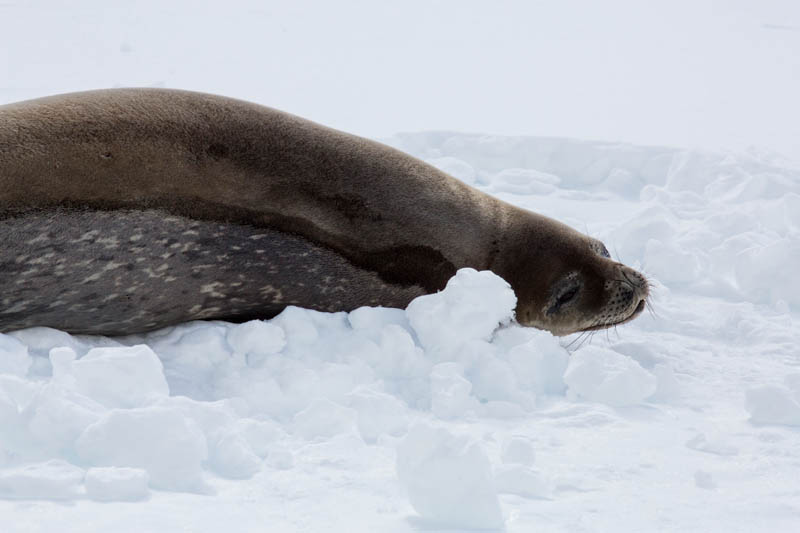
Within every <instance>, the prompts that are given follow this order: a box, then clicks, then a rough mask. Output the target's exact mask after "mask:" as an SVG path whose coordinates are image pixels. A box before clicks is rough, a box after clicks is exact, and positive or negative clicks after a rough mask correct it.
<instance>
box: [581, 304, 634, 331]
mask: <svg viewBox="0 0 800 533" xmlns="http://www.w3.org/2000/svg"><path fill="white" fill-rule="evenodd" d="M645 305H646V301H645V298H642V299H641V300H639V303H638V304H636V309H634V310H633V311H632V312H631V314H630V315H628V316H627V317H625V318H623V319H622V320H619V321H617V322H609V323H608V324H598V325H597V326H590V327H588V328H584V329H582V330H580V331H597V330H600V329H606V328H610V327H612V326H619V325H620V324H624V323H626V322H630V321H631V320H633V319H634V318H636V317H637V316H639V315H640V314H641V313H642V311H644V307H645Z"/></svg>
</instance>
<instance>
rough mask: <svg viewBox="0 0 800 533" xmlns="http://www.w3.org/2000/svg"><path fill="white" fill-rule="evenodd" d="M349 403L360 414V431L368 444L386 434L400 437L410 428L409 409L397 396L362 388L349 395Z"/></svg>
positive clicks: (365, 387)
mask: <svg viewBox="0 0 800 533" xmlns="http://www.w3.org/2000/svg"><path fill="white" fill-rule="evenodd" d="M347 401H348V405H349V406H350V407H351V408H353V409H355V411H356V413H358V430H359V431H360V432H361V437H362V438H363V439H364V440H365V441H367V442H375V441H376V440H377V439H378V437H379V436H380V435H382V434H384V433H386V434H389V435H400V434H402V433H405V431H406V429H407V428H408V414H407V411H408V408H407V407H406V406H405V405H404V404H403V402H401V401H400V400H398V399H397V398H396V397H395V396H392V395H389V394H386V393H383V392H380V391H378V390H375V389H373V388H370V387H367V386H362V387H359V388H357V389H356V390H354V391H353V392H351V393H350V394H348V395H347Z"/></svg>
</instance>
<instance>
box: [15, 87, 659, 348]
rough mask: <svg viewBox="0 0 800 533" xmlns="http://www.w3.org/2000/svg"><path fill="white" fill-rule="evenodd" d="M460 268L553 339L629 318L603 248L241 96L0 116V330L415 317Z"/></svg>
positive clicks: (625, 294) (146, 97)
mask: <svg viewBox="0 0 800 533" xmlns="http://www.w3.org/2000/svg"><path fill="white" fill-rule="evenodd" d="M462 267H472V268H475V269H478V270H492V271H494V272H495V273H496V274H498V275H500V276H502V277H503V278H504V279H505V280H506V281H508V282H509V283H510V284H511V286H512V287H513V289H514V291H515V292H516V294H517V298H518V303H517V309H516V317H517V320H518V321H519V322H520V323H521V324H523V325H528V326H534V327H537V328H542V329H546V330H549V331H551V332H552V333H554V334H556V335H566V334H569V333H573V332H578V331H585V330H592V329H601V328H606V327H609V326H612V325H616V324H620V323H623V322H626V321H628V320H630V319H632V318H633V317H635V316H636V315H638V314H639V313H640V312H641V311H642V309H643V308H644V305H645V301H646V298H647V296H648V284H647V281H646V279H645V278H644V276H642V275H641V274H639V273H638V272H636V271H634V270H633V269H631V268H629V267H626V266H624V265H622V264H620V263H618V262H615V261H613V260H611V259H610V258H609V254H608V252H607V250H606V248H605V246H603V244H602V243H601V242H599V241H598V240H596V239H593V238H591V237H588V236H586V235H583V234H581V233H578V232H577V231H574V230H572V229H571V228H569V227H567V226H565V225H564V224H561V223H560V222H557V221H555V220H552V219H550V218H547V217H544V216H541V215H538V214H535V213H531V212H529V211H525V210H523V209H520V208H517V207H514V206H512V205H510V204H507V203H505V202H503V201H501V200H498V199H496V198H493V197H491V196H489V195H487V194H484V193H482V192H480V191H478V190H476V189H473V188H471V187H469V186H467V185H465V184H463V183H461V182H460V181H458V180H456V179H455V178H452V177H450V176H448V175H447V174H445V173H443V172H441V171H439V170H437V169H436V168H434V167H432V166H430V165H428V164H426V163H424V162H422V161H420V160H418V159H416V158H413V157H411V156H409V155H406V154H404V153H402V152H399V151H397V150H394V149H392V148H389V147H388V146H384V145H382V144H379V143H377V142H373V141H370V140H366V139H362V138H360V137H356V136H353V135H349V134H346V133H342V132H339V131H336V130H333V129H329V128H326V127H324V126H320V125H318V124H315V123H313V122H310V121H307V120H304V119H301V118H298V117H296V116H293V115H290V114H287V113H283V112H281V111H276V110H274V109H270V108H267V107H262V106H260V105H255V104H251V103H247V102H243V101H239V100H234V99H231V98H225V97H220V96H212V95H208V94H201V93H193V92H187V91H178V90H164V89H111V90H100V91H90V92H82V93H74V94H65V95H59V96H52V97H47V98H40V99H36V100H29V101H25V102H18V103H13V104H8V105H4V106H0V299H2V303H0V331H9V330H14V329H20V328H26V327H32V326H50V327H53V328H58V329H61V330H65V331H69V332H73V333H92V334H104V335H121V334H129V333H136V332H142V331H147V330H152V329H156V328H159V327H163V326H168V325H172V324H176V323H179V322H184V321H188V320H194V319H224V320H232V321H243V320H249V319H253V318H269V317H272V316H274V315H276V314H277V313H279V312H280V311H281V310H282V309H284V308H285V307H286V306H287V305H297V306H302V307H307V308H311V309H317V310H321V311H349V310H352V309H355V308H357V307H360V306H365V305H369V306H379V305H380V306H390V307H405V306H406V305H407V304H408V303H409V302H410V301H411V300H412V299H413V298H415V297H417V296H419V295H422V294H426V293H431V292H436V291H438V290H440V289H442V288H443V287H444V286H445V284H446V282H447V280H448V279H449V278H450V277H451V276H452V275H453V274H454V273H455V272H456V270H457V269H459V268H462Z"/></svg>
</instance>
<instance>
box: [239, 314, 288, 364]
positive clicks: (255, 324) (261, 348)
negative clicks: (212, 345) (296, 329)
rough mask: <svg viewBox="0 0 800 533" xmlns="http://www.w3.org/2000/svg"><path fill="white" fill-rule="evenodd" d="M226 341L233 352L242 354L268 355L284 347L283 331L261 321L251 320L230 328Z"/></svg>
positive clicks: (284, 337)
mask: <svg viewBox="0 0 800 533" xmlns="http://www.w3.org/2000/svg"><path fill="white" fill-rule="evenodd" d="M227 339H228V344H230V346H231V348H233V350H234V351H236V352H240V353H244V354H253V355H269V354H272V353H278V352H280V351H281V350H282V349H283V347H284V346H286V336H285V334H284V332H283V329H282V328H280V327H278V326H276V325H275V324H270V323H269V322H264V321H263V320H251V321H249V322H245V323H243V324H237V325H235V326H233V327H231V329H230V330H228V335H227Z"/></svg>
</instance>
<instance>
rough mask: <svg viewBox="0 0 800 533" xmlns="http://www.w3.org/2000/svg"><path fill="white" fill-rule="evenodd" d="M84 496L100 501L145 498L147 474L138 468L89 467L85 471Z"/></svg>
mask: <svg viewBox="0 0 800 533" xmlns="http://www.w3.org/2000/svg"><path fill="white" fill-rule="evenodd" d="M84 482H85V484H86V496H88V497H89V498H91V499H92V500H97V501H101V502H114V501H126V502H135V501H139V500H146V499H147V498H148V497H149V496H150V489H149V488H148V486H147V485H148V482H149V476H148V475H147V472H146V471H144V470H141V469H139V468H115V467H111V468H90V469H89V470H87V471H86V479H85V481H84Z"/></svg>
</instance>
